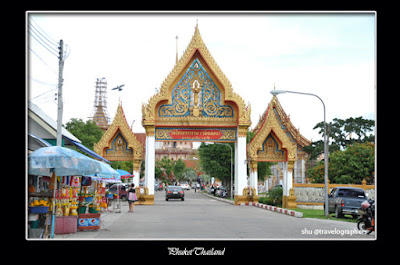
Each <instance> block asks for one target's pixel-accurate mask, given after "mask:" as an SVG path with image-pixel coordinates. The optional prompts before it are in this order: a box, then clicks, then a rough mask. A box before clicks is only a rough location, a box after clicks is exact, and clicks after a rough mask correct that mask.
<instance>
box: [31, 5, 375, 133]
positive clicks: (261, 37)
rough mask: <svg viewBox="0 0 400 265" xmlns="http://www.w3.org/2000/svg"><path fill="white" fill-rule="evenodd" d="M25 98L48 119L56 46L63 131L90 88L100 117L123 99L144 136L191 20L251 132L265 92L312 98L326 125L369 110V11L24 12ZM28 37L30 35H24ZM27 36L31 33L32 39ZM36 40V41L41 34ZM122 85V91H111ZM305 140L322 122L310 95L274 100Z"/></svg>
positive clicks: (88, 108)
mask: <svg viewBox="0 0 400 265" xmlns="http://www.w3.org/2000/svg"><path fill="white" fill-rule="evenodd" d="M27 17H28V18H29V21H30V23H31V25H29V26H30V28H29V27H28V23H27V40H28V41H27V53H28V57H27V58H28V88H27V93H28V98H29V99H30V100H32V102H33V103H35V104H37V105H38V106H39V107H40V108H41V109H42V110H44V111H45V112H46V113H47V114H48V115H49V116H51V117H52V118H54V120H56V118H57V103H56V101H55V100H54V98H55V97H54V93H56V92H57V82H58V59H57V56H56V55H54V54H56V53H57V42H59V40H60V39H63V41H64V43H65V44H66V45H68V46H67V50H66V51H67V55H68V57H67V58H66V60H65V64H64V85H63V99H64V114H63V124H65V123H66V122H68V121H69V120H70V119H71V118H82V119H83V120H87V119H88V117H89V116H90V115H91V114H92V112H93V101H94V93H95V81H96V79H97V78H103V77H105V78H106V79H107V82H108V91H107V96H108V112H109V115H110V117H111V119H112V118H113V117H114V115H115V112H116V109H117V105H118V99H119V98H120V99H121V100H122V104H123V108H124V111H125V116H126V119H127V121H128V123H129V124H130V125H131V124H132V123H133V121H135V122H134V124H133V131H134V132H144V128H143V127H142V125H141V106H142V103H143V102H147V100H148V99H149V98H150V97H151V96H152V95H153V94H154V93H155V89H156V88H159V87H160V86H161V83H162V82H163V80H164V79H165V78H166V77H167V75H168V74H169V73H170V71H171V70H172V69H173V67H174V65H175V56H176V36H178V56H181V55H182V54H183V52H184V50H185V49H186V47H187V45H188V44H189V41H190V39H191V37H192V35H193V33H194V29H195V26H196V21H198V22H197V23H198V25H199V30H200V34H201V36H202V38H203V41H204V42H205V44H206V46H207V48H208V50H209V51H210V53H211V55H212V56H213V57H214V59H215V61H216V62H217V64H218V65H219V67H220V68H221V70H222V71H223V72H224V73H225V75H226V76H227V77H228V79H229V80H230V82H231V84H232V86H233V89H234V91H235V92H237V93H238V94H239V95H241V96H242V98H243V99H244V100H245V101H246V102H250V103H251V105H252V115H251V120H252V126H251V127H252V128H253V127H255V126H256V124H257V122H258V120H259V116H260V115H261V114H262V113H263V112H264V111H265V109H266V107H267V104H268V102H269V101H270V100H271V99H272V95H271V94H270V93H269V92H270V90H272V89H273V88H274V84H275V87H276V89H280V90H293V91H300V92H308V93H314V94H317V95H318V96H319V97H321V98H322V99H323V100H324V102H325V105H326V108H327V121H331V120H332V119H333V118H342V119H346V118H349V117H358V116H363V117H364V118H368V119H375V112H376V105H375V102H376V75H375V73H376V68H375V67H376V66H375V63H376V58H375V51H376V33H375V23H376V17H375V14H374V13H356V14H355V13H341V14H337V13H336V14H330V13H312V14H310V13H307V14H305V13H252V14H237V13H235V14H215V13H184V14H182V13H179V14H176V13H174V14H171V13H156V14H154V13H152V14H147V13H145V14H143V13H140V14H138V13H112V14H110V13H100V14H98V13H90V14H88V13H28V14H27ZM29 31H30V34H29ZM32 31H35V32H32ZM38 32H40V33H42V34H40V33H38ZM121 84H125V87H124V88H123V90H122V91H121V92H117V91H115V90H111V88H113V87H116V86H117V85H121ZM278 98H279V101H280V102H281V105H282V106H283V108H284V109H285V111H286V113H287V114H290V118H291V121H292V123H293V124H294V125H295V126H296V127H297V128H300V133H302V134H303V135H304V136H305V137H306V138H308V139H312V140H319V139H322V137H320V136H319V135H318V133H317V130H313V129H312V128H313V127H314V126H315V124H316V123H318V122H320V121H322V120H323V109H322V104H321V103H320V101H319V100H318V99H317V98H315V97H309V96H302V95H295V94H283V95H279V96H278Z"/></svg>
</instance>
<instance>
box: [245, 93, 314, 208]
mask: <svg viewBox="0 0 400 265" xmlns="http://www.w3.org/2000/svg"><path fill="white" fill-rule="evenodd" d="M253 133H254V134H255V135H254V137H253V139H252V140H251V141H250V143H249V146H248V157H249V160H250V188H251V189H253V190H255V193H256V194H258V185H257V184H258V181H257V163H258V162H284V163H285V164H284V165H285V166H284V176H283V197H282V204H283V205H282V206H283V207H284V208H286V207H287V208H296V197H295V196H294V195H293V192H292V191H291V189H292V187H293V168H294V163H295V162H296V161H297V159H298V150H299V149H302V147H304V146H307V145H310V143H311V142H310V141H309V140H307V139H306V138H305V137H304V136H302V135H301V134H300V132H299V130H298V129H296V128H295V127H294V126H293V124H292V123H291V121H290V118H289V116H287V115H286V113H285V112H284V110H283V108H282V106H281V105H280V103H279V101H278V99H277V98H276V96H273V98H272V100H271V101H270V103H269V104H268V107H267V109H266V110H265V112H264V113H263V115H262V116H261V117H260V120H259V122H258V124H257V125H256V127H255V128H254V129H253ZM256 199H258V198H256ZM256 199H255V200H256Z"/></svg>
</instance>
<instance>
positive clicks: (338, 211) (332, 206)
mask: <svg viewBox="0 0 400 265" xmlns="http://www.w3.org/2000/svg"><path fill="white" fill-rule="evenodd" d="M367 199H368V198H367V195H366V194H365V191H364V190H363V189H359V188H353V187H337V188H333V189H332V191H331V192H330V194H329V195H328V213H335V217H336V218H341V217H343V216H344V215H345V214H349V215H352V216H353V217H357V216H358V209H359V208H360V207H361V203H362V202H363V201H365V200H367Z"/></svg>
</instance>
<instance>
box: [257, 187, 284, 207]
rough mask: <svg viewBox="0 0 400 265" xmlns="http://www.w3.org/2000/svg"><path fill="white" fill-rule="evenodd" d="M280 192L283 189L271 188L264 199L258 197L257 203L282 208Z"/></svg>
mask: <svg viewBox="0 0 400 265" xmlns="http://www.w3.org/2000/svg"><path fill="white" fill-rule="evenodd" d="M282 192H283V189H282V188H280V187H278V188H273V189H271V190H270V191H268V193H267V196H266V197H259V198H258V202H259V203H263V204H268V205H272V206H278V207H281V206H282Z"/></svg>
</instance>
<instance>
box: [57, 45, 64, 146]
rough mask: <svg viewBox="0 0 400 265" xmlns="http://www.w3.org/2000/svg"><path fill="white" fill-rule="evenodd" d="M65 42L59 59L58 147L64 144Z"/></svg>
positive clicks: (60, 48) (61, 46)
mask: <svg viewBox="0 0 400 265" xmlns="http://www.w3.org/2000/svg"><path fill="white" fill-rule="evenodd" d="M63 46H64V42H63V40H60V47H58V49H59V50H60V52H59V54H60V57H58V59H59V62H58V109H57V146H61V144H62V132H61V128H62V115H63V101H62V84H63V69H64V60H63V53H64V48H63Z"/></svg>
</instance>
